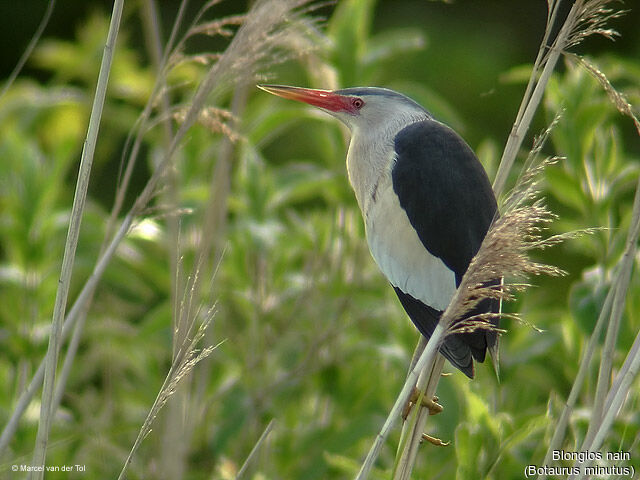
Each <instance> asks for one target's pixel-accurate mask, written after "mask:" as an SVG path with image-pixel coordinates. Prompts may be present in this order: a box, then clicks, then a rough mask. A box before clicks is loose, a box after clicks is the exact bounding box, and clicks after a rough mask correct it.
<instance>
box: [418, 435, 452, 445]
mask: <svg viewBox="0 0 640 480" xmlns="http://www.w3.org/2000/svg"><path fill="white" fill-rule="evenodd" d="M422 440H426V441H427V442H429V443H431V444H433V445H435V446H437V447H446V446H448V445H449V444H450V443H451V442H443V441H442V440H440V439H439V438H436V437H432V436H431V435H427V434H426V433H423V434H422Z"/></svg>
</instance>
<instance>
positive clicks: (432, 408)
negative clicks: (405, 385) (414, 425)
mask: <svg viewBox="0 0 640 480" xmlns="http://www.w3.org/2000/svg"><path fill="white" fill-rule="evenodd" d="M418 398H420V390H418V389H417V388H416V387H413V392H411V396H410V397H409V400H408V401H407V404H406V405H405V406H404V409H403V410H402V420H406V419H407V417H408V416H409V412H411V407H413V405H415V404H416V402H417V401H418ZM438 400H439V399H438V397H437V396H435V395H434V396H433V398H431V399H429V398H427V397H424V396H423V397H422V406H423V407H427V408H428V409H429V415H435V414H437V413H440V412H442V410H443V408H442V405H440V404H439V403H438Z"/></svg>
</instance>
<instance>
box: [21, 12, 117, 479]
mask: <svg viewBox="0 0 640 480" xmlns="http://www.w3.org/2000/svg"><path fill="white" fill-rule="evenodd" d="M123 7H124V0H116V1H115V2H114V5H113V13H112V15H111V23H110V25H109V33H108V35H107V42H106V44H105V47H104V54H103V57H102V64H101V65H100V73H99V75H98V84H97V87H96V94H95V97H94V100H93V106H92V108H91V116H90V119H89V127H88V130H87V138H86V140H85V145H84V149H83V150H82V158H81V160H80V169H79V172H78V181H77V183H76V191H75V195H74V199H73V207H72V210H71V221H70V224H69V230H68V233H67V241H66V243H65V249H64V256H63V259H62V269H61V273H60V280H59V283H58V291H57V292H56V302H55V306H54V310H53V319H52V325H51V335H50V337H49V347H48V349H47V356H46V362H45V371H44V384H43V389H42V404H41V407H40V422H39V424H38V434H37V437H36V447H35V451H34V454H33V462H32V465H34V466H43V465H44V463H45V457H46V451H47V442H48V438H49V431H50V429H51V416H52V414H53V403H54V386H55V374H56V366H57V360H58V351H59V349H60V343H61V337H62V325H63V322H64V317H65V309H66V304H67V297H68V295H69V286H70V284H71V275H72V272H73V263H74V259H75V252H76V247H77V245H78V237H79V235H80V224H81V222H82V213H83V211H84V205H85V201H86V197H87V189H88V186H89V178H90V175H91V166H92V163H93V154H94V152H95V146H96V142H97V138H98V131H99V128H100V119H101V118H102V108H103V106H104V99H105V97H106V93H107V84H108V81H109V72H110V70H111V62H112V60H113V55H114V51H115V46H116V38H117V36H118V29H119V27H120V19H121V18H122V9H123ZM43 477H44V471H37V472H31V475H30V478H32V479H41V478H43Z"/></svg>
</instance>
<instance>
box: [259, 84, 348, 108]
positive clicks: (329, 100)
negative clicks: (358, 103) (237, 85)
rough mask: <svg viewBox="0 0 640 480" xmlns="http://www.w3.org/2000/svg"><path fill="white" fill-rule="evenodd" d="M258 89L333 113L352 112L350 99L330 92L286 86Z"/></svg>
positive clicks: (262, 86)
mask: <svg viewBox="0 0 640 480" xmlns="http://www.w3.org/2000/svg"><path fill="white" fill-rule="evenodd" d="M258 88H260V89H262V90H264V91H265V92H269V93H272V94H273V95H277V96H279V97H282V98H288V99H289V100H296V101H298V102H304V103H308V104H309V105H313V106H314V107H320V108H324V109H325V110H329V111H331V112H342V111H347V112H349V111H351V110H352V107H351V102H350V100H349V98H348V97H345V96H343V95H339V94H337V93H333V92H332V91H330V90H314V89H312V88H301V87H289V86H286V85H258Z"/></svg>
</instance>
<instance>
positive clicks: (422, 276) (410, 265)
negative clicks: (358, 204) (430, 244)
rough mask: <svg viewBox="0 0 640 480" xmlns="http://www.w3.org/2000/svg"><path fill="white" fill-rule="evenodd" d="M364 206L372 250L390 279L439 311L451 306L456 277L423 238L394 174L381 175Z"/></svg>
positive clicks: (393, 283) (401, 288) (387, 172)
mask: <svg viewBox="0 0 640 480" xmlns="http://www.w3.org/2000/svg"><path fill="white" fill-rule="evenodd" d="M368 200H369V201H367V202H365V203H366V204H365V205H364V207H365V208H364V209H363V210H364V212H363V213H364V216H365V225H366V232H367V241H368V243H369V249H370V250H371V254H372V255H373V258H374V259H375V261H376V263H377V264H378V267H380V270H382V272H383V273H384V274H385V276H386V277H387V279H388V280H389V282H391V284H392V285H393V286H395V287H398V288H399V289H400V290H402V291H403V292H405V293H408V294H409V295H411V296H412V297H414V298H416V299H418V300H420V301H422V302H423V303H425V304H426V305H429V306H430V307H432V308H435V309H437V310H444V309H446V308H447V306H448V305H449V302H450V301H451V298H452V297H453V295H454V293H455V291H456V281H455V276H454V274H453V272H452V271H451V270H449V268H447V266H446V265H445V264H444V263H443V262H442V260H440V259H439V258H437V257H435V256H433V255H431V254H430V253H429V251H428V250H427V249H426V248H425V246H424V245H423V244H422V242H421V241H420V238H419V237H418V234H417V233H416V231H415V230H414V228H413V226H412V225H411V223H410V222H409V217H407V214H406V212H405V211H404V209H403V208H402V207H401V206H400V202H399V200H398V197H397V196H396V194H395V193H394V191H393V186H392V180H391V175H390V172H389V171H386V172H385V173H383V174H382V176H381V177H380V179H379V181H378V184H377V187H376V190H375V195H374V196H373V197H372V198H371V199H368Z"/></svg>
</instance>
